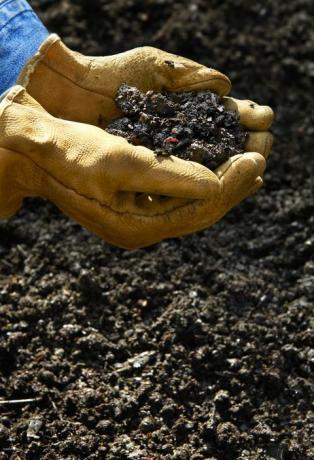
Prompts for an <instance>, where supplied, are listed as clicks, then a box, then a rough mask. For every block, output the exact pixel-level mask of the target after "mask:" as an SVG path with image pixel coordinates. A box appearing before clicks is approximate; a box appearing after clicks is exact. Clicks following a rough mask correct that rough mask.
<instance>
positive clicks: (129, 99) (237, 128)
mask: <svg viewBox="0 0 314 460" xmlns="http://www.w3.org/2000/svg"><path fill="white" fill-rule="evenodd" d="M169 62H171V61H169ZM172 65H173V63H172ZM115 100H116V103H117V106H118V107H119V109H120V110H121V112H122V115H123V116H122V117H121V118H118V119H116V120H114V121H112V122H111V123H110V124H109V126H108V127H107V131H108V132H109V133H111V134H114V135H116V136H122V137H124V138H126V139H127V140H128V142H130V143H131V144H134V145H144V146H145V147H147V148H149V149H151V150H153V151H154V152H155V153H156V154H157V155H166V156H167V155H175V156H177V157H179V158H182V159H183V160H188V161H189V160H191V161H197V162H198V163H202V164H203V165H204V166H206V167H207V168H209V169H215V168H217V167H218V166H219V165H221V164H222V163H224V162H225V161H227V160H228V159H229V158H230V157H232V156H233V155H238V154H242V153H244V144H245V141H246V137H247V133H246V131H245V129H244V128H243V127H242V126H241V124H240V117H239V115H238V114H237V113H236V112H234V111H231V110H226V109H225V107H224V105H223V99H222V98H221V97H219V96H218V95H216V94H213V93H211V92H210V91H200V92H195V91H189V92H183V93H176V92H173V93H169V92H167V91H164V92H163V93H162V94H160V93H154V92H153V91H147V92H146V93H142V92H141V91H139V90H138V89H137V88H134V87H132V86H128V85H125V84H124V85H121V87H120V88H119V90H118V93H117V97H116V99H115Z"/></svg>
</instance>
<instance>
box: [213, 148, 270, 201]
mask: <svg viewBox="0 0 314 460" xmlns="http://www.w3.org/2000/svg"><path fill="white" fill-rule="evenodd" d="M265 167H266V162H265V159H264V157H263V156H262V155H261V154H259V153H257V152H247V153H244V154H243V155H235V156H234V157H232V158H230V159H229V160H228V161H226V162H225V163H224V164H223V165H222V166H220V167H219V168H217V169H216V170H215V173H216V174H217V176H218V177H219V178H220V181H221V183H222V196H223V207H224V208H225V209H226V210H228V209H230V208H232V207H233V206H235V205H236V204H238V203H240V201H242V200H243V199H244V198H246V197H247V196H249V195H250V193H251V191H252V189H253V190H255V187H256V185H258V187H259V186H261V185H262V176H263V173H264V170H265Z"/></svg>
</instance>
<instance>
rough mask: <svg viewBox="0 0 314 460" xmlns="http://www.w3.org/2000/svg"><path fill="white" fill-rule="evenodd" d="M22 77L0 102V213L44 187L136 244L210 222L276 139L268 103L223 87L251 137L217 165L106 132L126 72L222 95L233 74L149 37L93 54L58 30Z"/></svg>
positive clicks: (237, 194)
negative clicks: (137, 44) (232, 94)
mask: <svg viewBox="0 0 314 460" xmlns="http://www.w3.org/2000/svg"><path fill="white" fill-rule="evenodd" d="M169 61H172V62H173V65H171V66H169ZM17 83H18V85H17V86H14V87H12V88H11V89H10V90H9V91H8V92H7V93H6V95H5V96H4V97H3V98H2V101H1V102H0V218H7V217H10V216H12V215H13V214H14V213H15V212H16V211H17V210H18V209H19V208H20V206H21V205H22V202H23V199H24V198H25V197H35V196H40V197H44V198H47V199H48V200H51V201H52V202H53V203H55V204H56V205H57V206H58V208H60V209H61V210H62V211H63V212H64V213H65V214H66V215H68V216H70V217H72V218H73V219H74V220H76V221H77V222H79V223H80V224H81V225H83V226H84V227H86V228H87V229H89V230H90V231H92V232H94V233H96V234H97V235H99V236H100V237H101V238H103V239H104V240H106V241H108V242H110V243H112V244H114V245H117V246H120V247H123V248H137V247H143V246H147V245H150V244H153V243H156V242H158V241H161V240H163V239H164V238H170V237H177V236H181V235H185V234H188V233H191V232H195V231H197V230H200V229H203V228H205V227H207V226H209V225H212V224H214V223H215V222H217V221H218V220H219V219H221V218H222V217H223V216H224V214H225V213H226V212H228V211H229V210H230V209H231V208H232V207H234V206H235V205H237V204H238V203H239V202H240V201H242V200H243V199H244V198H246V197H247V196H249V195H251V194H252V193H254V192H255V191H256V190H257V189H258V188H259V187H260V186H261V185H262V182H263V181H262V176H263V172H264V169H265V159H266V158H267V156H268V154H269V152H270V149H271V144H272V135H271V134H270V133H269V132H268V129H269V127H270V125H271V123H272V118H273V112H272V110H271V109H270V108H269V107H267V106H259V105H257V104H255V103H252V101H248V100H244V101H240V100H236V99H233V98H229V97H224V101H225V102H224V103H225V105H226V107H227V108H228V109H232V110H235V111H237V112H239V114H240V121H241V123H242V125H243V126H245V128H246V129H247V130H248V131H249V136H248V139H247V142H246V146H245V150H246V153H244V154H243V155H236V156H234V157H232V158H230V159H229V160H228V161H226V162H225V163H224V164H222V165H221V166H219V167H218V168H217V169H216V170H215V171H210V170H209V169H207V168H206V167H204V166H202V165H200V164H197V163H194V162H191V161H184V160H181V159H179V158H176V157H173V156H171V157H160V156H156V155H155V154H154V153H153V152H152V151H151V150H149V149H147V148H145V147H141V146H134V145H131V144H129V143H128V142H127V141H126V140H125V139H123V138H120V137H117V136H113V135H111V134H109V133H107V132H106V131H105V128H106V125H107V124H108V123H109V122H110V121H111V120H112V119H114V118H116V117H118V116H119V111H118V109H117V107H116V104H115V101H114V99H115V95H116V92H117V89H118V88H119V86H120V85H121V84H122V83H127V84H129V85H132V86H136V87H137V88H139V89H140V90H142V91H147V90H154V91H161V90H163V89H166V90H169V91H191V90H210V91H212V92H215V93H217V94H219V95H220V96H226V95H227V94H228V93H229V91H230V86H231V84H230V81H229V79H228V78H227V77H226V76H225V75H223V74H222V73H220V72H218V71H216V70H214V69H210V68H207V67H204V66H203V65H200V64H197V63H195V62H193V61H191V60H188V59H185V58H183V57H180V56H175V55H172V54H169V53H166V52H164V51H161V50H158V49H155V48H151V47H143V48H137V49H133V50H131V51H128V52H125V53H121V54H117V55H114V56H107V57H86V56H83V55H81V54H79V53H76V52H73V51H71V50H69V49H68V48H67V47H66V46H65V45H64V44H63V43H62V41H61V40H60V38H59V37H58V36H56V35H50V36H49V37H48V38H47V39H46V41H45V42H44V43H43V44H42V45H41V47H40V49H39V50H38V52H37V53H36V55H35V56H33V58H32V59H31V60H30V61H29V62H28V63H27V64H26V65H25V67H24V68H23V70H22V72H21V74H20V76H19V79H18V82H17Z"/></svg>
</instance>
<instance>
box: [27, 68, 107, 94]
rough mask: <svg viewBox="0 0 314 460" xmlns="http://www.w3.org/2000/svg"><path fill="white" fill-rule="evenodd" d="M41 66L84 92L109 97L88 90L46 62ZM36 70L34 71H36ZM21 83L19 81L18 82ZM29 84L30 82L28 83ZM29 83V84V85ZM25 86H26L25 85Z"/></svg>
mask: <svg viewBox="0 0 314 460" xmlns="http://www.w3.org/2000/svg"><path fill="white" fill-rule="evenodd" d="M41 65H43V66H45V67H47V69H49V70H51V71H52V72H55V73H56V74H57V75H60V76H61V77H63V78H65V79H66V80H67V81H69V82H71V83H73V84H74V85H75V86H77V87H78V88H80V89H83V90H84V91H88V92H90V93H93V94H97V95H98V96H102V97H108V96H105V95H104V94H103V93H102V92H98V91H97V90H94V89H90V88H86V87H84V86H82V85H80V84H79V83H78V82H76V81H74V80H72V79H71V78H69V77H68V76H67V75H64V74H63V73H61V72H59V71H58V70H57V69H55V68H53V67H51V66H50V65H49V64H47V63H46V62H41ZM34 70H35V69H33V71H34ZM29 77H31V74H30V75H29ZM18 81H19V80H18ZM28 83H29V81H28ZM28 83H27V84H28ZM19 84H22V83H19ZM23 86H24V85H23ZM25 88H27V86H25Z"/></svg>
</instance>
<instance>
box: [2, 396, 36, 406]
mask: <svg viewBox="0 0 314 460" xmlns="http://www.w3.org/2000/svg"><path fill="white" fill-rule="evenodd" d="M38 401H41V397H39V398H30V399H8V400H4V399H2V400H1V399H0V404H3V405H15V404H32V403H34V402H38Z"/></svg>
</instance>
